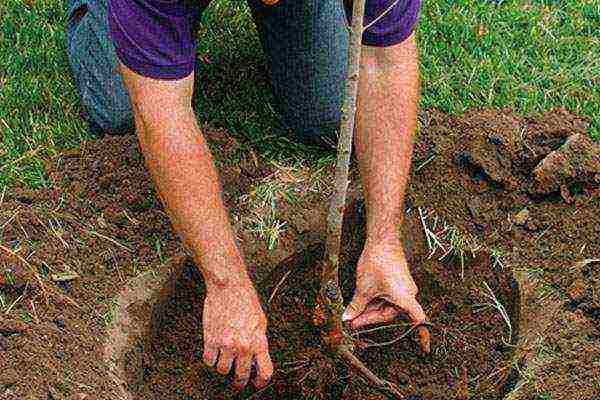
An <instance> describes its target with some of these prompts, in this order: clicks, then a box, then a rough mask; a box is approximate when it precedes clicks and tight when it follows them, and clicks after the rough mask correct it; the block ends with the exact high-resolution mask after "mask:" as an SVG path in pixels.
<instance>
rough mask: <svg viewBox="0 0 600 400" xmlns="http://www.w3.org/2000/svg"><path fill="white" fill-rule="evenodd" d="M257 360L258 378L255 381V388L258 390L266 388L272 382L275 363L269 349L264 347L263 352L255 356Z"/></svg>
mask: <svg viewBox="0 0 600 400" xmlns="http://www.w3.org/2000/svg"><path fill="white" fill-rule="evenodd" d="M255 359H256V378H255V379H254V386H256V388H257V389H260V388H262V387H265V385H266V384H267V383H268V382H269V380H271V377H272V376H273V363H272V362H271V357H270V356H269V348H268V346H267V345H264V346H263V347H262V348H261V351H259V352H258V353H256V354H255Z"/></svg>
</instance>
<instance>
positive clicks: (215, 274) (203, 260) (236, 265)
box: [194, 247, 253, 292]
mask: <svg viewBox="0 0 600 400" xmlns="http://www.w3.org/2000/svg"><path fill="white" fill-rule="evenodd" d="M194 261H195V263H196V265H197V266H198V269H199V270H200V271H201V272H202V275H203V277H204V283H205V285H206V290H207V291H208V292H215V291H219V290H227V289H232V288H236V289H240V288H249V287H253V284H252V281H251V279H250V276H249V275H248V272H247V270H246V266H245V263H244V260H243V258H242V256H241V254H239V251H237V249H236V250H234V251H231V250H230V251H224V249H223V247H221V248H220V250H219V251H216V252H205V253H202V254H196V255H195V256H194Z"/></svg>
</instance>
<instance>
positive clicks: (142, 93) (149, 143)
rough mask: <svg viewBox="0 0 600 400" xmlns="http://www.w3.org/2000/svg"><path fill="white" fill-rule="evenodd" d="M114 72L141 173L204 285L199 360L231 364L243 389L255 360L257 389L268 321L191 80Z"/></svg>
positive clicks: (265, 372) (267, 365) (265, 363)
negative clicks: (127, 107) (145, 172)
mask: <svg viewBox="0 0 600 400" xmlns="http://www.w3.org/2000/svg"><path fill="white" fill-rule="evenodd" d="M120 68H121V73H122V75H123V79H124V82H125V86H126V87H127V90H128V92H129V95H130V98H131V102H132V106H133V110H134V115H135V122H136V131H137V134H138V138H139V142H140V146H141V149H142V152H143V154H144V158H145V162H146V165H147V167H148V169H149V171H150V173H151V175H152V178H153V180H154V183H155V185H156V188H157V190H158V192H159V193H160V196H161V198H162V199H163V201H164V203H165V206H166V208H167V211H168V213H169V215H170V217H171V221H172V223H173V225H174V227H175V229H176V230H177V232H178V233H179V234H180V235H181V236H182V238H183V240H184V242H185V244H186V246H187V247H188V248H190V249H191V250H192V251H193V254H194V259H195V261H196V264H197V265H198V267H199V268H200V269H201V271H202V274H203V276H204V278H205V282H206V287H207V295H206V299H205V304H204V314H203V326H204V350H205V351H204V359H205V361H206V363H207V364H209V365H211V366H213V365H215V363H216V364H217V370H218V371H219V372H221V373H223V374H226V373H228V372H229V370H230V369H231V366H232V365H233V363H234V360H235V368H236V377H237V379H236V384H237V385H238V386H243V385H245V384H246V382H247V380H248V377H249V375H250V368H251V365H252V359H253V358H256V363H257V366H258V369H259V371H258V376H257V381H256V382H255V383H256V384H257V385H258V386H263V385H264V384H265V383H266V381H267V380H268V379H269V378H270V376H271V374H272V371H273V366H272V364H271V360H270V358H269V353H268V346H267V341H266V336H265V331H266V318H265V316H264V313H263V312H262V309H261V307H260V303H259V300H258V297H257V295H256V291H255V290H254V287H253V285H252V282H251V281H250V279H249V277H248V274H247V271H246V268H245V265H244V261H243V258H242V255H241V253H240V251H239V249H238V248H237V246H236V244H235V238H234V234H233V230H232V228H231V225H230V223H229V220H228V216H227V212H226V210H225V207H224V205H223V201H222V198H221V188H220V183H219V179H218V176H217V171H216V169H215V167H214V165H213V159H212V156H211V154H210V151H209V149H208V146H207V144H206V142H205V140H204V138H203V135H202V133H201V131H200V129H199V127H198V124H197V122H196V118H195V115H194V113H193V110H192V106H191V99H192V93H193V82H194V75H193V74H191V75H190V76H188V77H186V78H184V79H181V80H172V81H165V80H155V79H150V78H146V77H142V76H140V75H138V74H136V73H135V72H133V71H131V70H130V69H128V68H127V67H125V66H124V65H121V66H120ZM217 359H218V363H217Z"/></svg>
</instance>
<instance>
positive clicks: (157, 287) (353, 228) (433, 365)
mask: <svg viewBox="0 0 600 400" xmlns="http://www.w3.org/2000/svg"><path fill="white" fill-rule="evenodd" d="M421 125H422V128H421V132H420V136H419V138H418V140H417V143H416V145H415V153H414V162H413V166H414V167H413V169H412V175H411V180H410V185H409V188H408V192H407V196H406V204H405V206H406V218H405V221H404V222H405V223H404V228H403V229H404V238H405V245H406V253H407V256H408V259H409V265H410V268H411V270H412V273H413V275H414V277H415V280H416V281H417V285H418V286H419V288H420V292H419V297H418V299H419V301H420V303H421V304H422V305H423V307H424V309H425V313H426V314H427V316H428V318H429V320H430V322H431V324H432V326H431V332H432V355H431V356H430V357H424V356H422V355H420V354H419V352H418V349H417V346H416V343H415V340H414V338H413V337H412V336H410V335H408V336H407V337H404V338H402V339H401V340H398V341H395V342H393V343H389V344H386V345H384V346H372V347H367V348H361V349H359V350H357V355H359V356H360V357H361V358H362V359H363V360H364V361H365V362H366V364H367V365H369V366H370V367H371V368H373V370H374V371H376V372H378V373H379V374H380V375H381V376H383V377H385V378H387V379H389V380H391V381H393V382H396V383H397V384H398V386H399V387H400V388H401V390H402V391H403V393H405V394H406V396H407V397H406V398H407V399H413V400H414V399H422V400H429V399H438V398H440V399H441V398H443V399H448V398H449V399H458V400H464V399H499V398H502V397H503V396H504V397H505V398H507V399H536V400H538V399H540V398H566V399H576V400H597V399H598V396H599V393H600V382H599V380H598V379H597V377H598V374H597V366H598V360H599V359H600V328H599V325H600V322H599V321H600V311H599V310H600V304H599V303H598V296H597V294H598V293H600V288H599V287H598V284H599V281H598V279H597V277H598V271H599V269H600V262H599V261H597V260H598V259H599V258H600V198H599V197H600V196H599V195H600V184H599V182H598V177H599V174H600V165H598V162H597V161H598V160H597V155H598V154H599V151H598V144H597V143H593V142H591V141H589V140H587V137H586V136H585V135H586V134H587V133H586V129H587V122H586V121H584V120H582V119H580V118H578V117H576V116H574V115H572V114H569V113H567V112H565V111H563V110H558V111H554V112H551V113H548V114H545V115H541V116H536V117H535V118H534V117H531V118H524V117H519V116H516V115H515V114H514V113H512V112H511V111H510V110H478V111H471V112H469V113H467V114H465V115H464V116H447V115H443V114H440V113H437V112H434V111H430V112H427V113H424V114H423V118H422V120H421ZM204 132H205V133H206V135H207V139H208V142H209V143H210V146H211V147H212V149H213V150H214V155H215V158H216V161H217V166H218V169H219V172H220V177H221V180H222V184H223V189H224V199H225V201H226V203H227V206H228V207H229V210H230V213H231V220H232V224H233V226H234V229H235V231H236V235H237V237H238V239H239V243H240V247H241V248H242V249H243V251H244V255H245V258H246V260H247V265H248V268H249V271H250V274H251V276H252V279H253V280H254V282H255V283H256V285H257V287H258V288H259V291H260V293H261V297H262V300H263V304H264V306H265V309H266V310H267V311H268V316H269V322H270V323H269V332H268V335H269V339H270V346H271V354H272V357H273V359H274V362H275V364H276V368H277V369H276V374H275V377H274V379H273V381H272V384H271V385H270V386H268V387H267V388H266V389H265V390H264V391H262V392H258V393H255V392H254V391H253V389H252V388H248V389H246V391H244V392H243V393H241V395H239V398H292V399H295V398H331V399H337V398H342V399H343V398H347V399H350V398H361V399H363V398H365V399H369V398H373V399H374V398H383V397H382V395H381V394H379V393H377V392H375V391H373V390H372V389H371V388H369V386H367V385H366V384H365V383H364V382H363V381H362V379H361V378H360V377H359V376H358V375H356V373H355V372H354V371H352V370H346V369H344V367H343V365H335V366H334V365H333V364H332V363H331V361H330V360H329V359H328V358H327V357H323V356H322V353H321V347H320V343H319V335H318V333H317V332H316V331H315V330H314V328H313V326H312V324H311V312H312V307H313V306H314V293H315V292H316V287H317V284H318V277H319V271H317V270H316V269H315V267H314V265H315V263H316V261H317V260H319V259H320V257H321V256H320V254H321V252H322V250H321V249H320V247H319V246H320V245H321V244H322V243H323V242H324V233H325V220H326V211H327V198H328V196H329V195H330V190H331V182H332V180H333V172H332V171H333V169H332V167H331V166H328V167H326V168H309V167H306V166H302V165H298V164H297V163H294V162H289V163H285V162H280V163H278V164H272V163H271V164H269V163H265V162H264V161H263V160H261V158H260V155H256V154H254V153H253V151H252V147H251V146H250V145H247V144H245V143H243V142H237V141H235V140H234V139H232V138H231V137H230V136H229V135H227V134H226V133H225V132H222V131H219V130H215V129H211V128H210V127H205V129H204ZM48 171H49V179H50V181H51V182H54V187H53V188H52V189H42V190H36V191H32V190H26V189H22V188H11V189H9V190H7V191H6V193H4V192H2V193H0V205H1V208H0V227H1V228H0V244H1V246H2V247H0V295H1V299H0V300H1V303H0V307H1V308H2V312H0V370H1V371H2V374H0V399H2V400H4V399H10V400H13V399H19V400H20V399H78V400H82V399H110V400H114V399H135V398H140V399H146V398H161V399H162V398H178V399H181V398H183V399H185V398H186V397H187V398H200V399H212V398H217V399H218V398H230V397H231V398H235V396H238V395H234V394H233V393H232V392H231V391H230V389H228V387H227V386H226V382H227V381H226V380H225V379H223V378H221V377H220V376H219V375H217V374H215V373H213V372H211V371H210V370H207V369H205V368H204V367H203V366H202V363H201V358H202V357H201V353H202V326H201V324H200V321H201V318H200V316H201V308H202V296H203V286H202V281H201V279H200V277H199V276H198V274H197V272H195V269H194V268H195V267H194V266H193V265H192V264H191V263H190V260H189V258H188V256H187V255H186V251H185V250H184V249H183V247H182V245H181V242H180V240H179V239H178V237H177V235H176V234H175V233H174V232H173V231H172V230H171V225H170V222H169V218H168V215H167V214H166V213H165V211H164V209H163V207H162V203H161V201H160V197H159V196H158V194H157V193H156V192H155V190H154V188H153V185H152V184H151V180H150V177H149V175H148V172H147V170H146V168H145V167H144V163H143V160H142V157H141V155H140V152H139V148H138V145H137V142H136V139H135V138H134V137H124V138H119V137H107V138H105V139H102V140H98V141H93V142H88V143H86V144H85V145H84V146H83V147H82V148H81V149H78V150H75V151H67V152H64V153H63V154H61V155H59V156H58V157H57V158H55V159H53V160H49V161H48ZM351 181H352V184H351V188H350V189H351V190H350V198H351V200H350V202H349V204H351V207H350V208H349V210H348V216H347V219H346V223H345V226H346V228H345V233H344V235H345V239H344V243H345V248H344V257H345V258H344V268H343V273H344V275H343V276H342V283H343V289H344V295H345V298H346V301H348V299H349V298H350V296H351V293H352V290H353V284H354V277H353V276H352V273H353V272H354V266H355V263H356V260H357V258H358V256H359V253H360V250H361V246H362V243H363V240H364V238H363V237H362V235H363V230H364V229H363V223H364V221H363V215H364V210H363V209H362V205H361V204H362V202H361V200H360V198H361V195H360V193H361V190H360V186H359V184H358V182H359V180H358V174H357V173H356V171H353V174H352V176H351ZM513 277H514V278H515V280H516V281H517V283H518V285H515V283H514V280H513ZM395 325H398V326H394V327H390V328H386V329H380V330H377V331H370V332H362V333H357V332H355V333H356V334H357V338H358V339H359V340H360V341H361V343H364V344H374V343H379V344H383V343H386V342H390V341H393V340H395V339H396V338H398V337H400V336H401V335H402V333H403V332H404V331H405V330H406V324H405V323H404V322H403V321H401V320H399V321H397V323H396V324H395ZM505 395H506V396H505Z"/></svg>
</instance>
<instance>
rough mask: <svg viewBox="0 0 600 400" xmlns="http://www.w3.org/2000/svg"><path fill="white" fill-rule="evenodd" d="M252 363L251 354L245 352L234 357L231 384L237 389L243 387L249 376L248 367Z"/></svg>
mask: <svg viewBox="0 0 600 400" xmlns="http://www.w3.org/2000/svg"><path fill="white" fill-rule="evenodd" d="M251 365H252V355H251V354H249V353H246V354H244V355H240V356H238V357H237V358H236V359H235V380H234V381H233V386H235V387H236V388H237V389H243V388H244V386H246V384H247V383H248V379H249V378H250V367H251Z"/></svg>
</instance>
